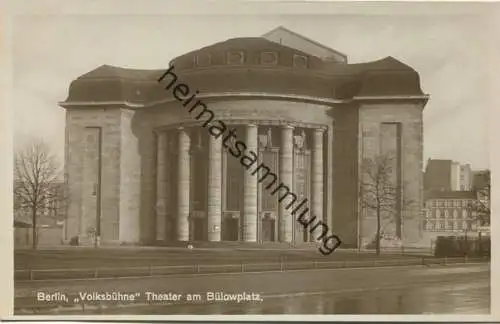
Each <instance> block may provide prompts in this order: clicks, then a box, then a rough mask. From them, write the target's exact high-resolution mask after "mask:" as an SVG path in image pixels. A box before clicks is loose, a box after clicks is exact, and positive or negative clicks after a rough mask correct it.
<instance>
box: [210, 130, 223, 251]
mask: <svg viewBox="0 0 500 324" xmlns="http://www.w3.org/2000/svg"><path fill="white" fill-rule="evenodd" d="M209 137H210V138H209V140H208V197H207V200H208V206H207V217H208V240H209V241H211V242H218V241H220V240H221V226H222V136H219V137H218V138H215V137H214V136H211V135H210V136H209Z"/></svg>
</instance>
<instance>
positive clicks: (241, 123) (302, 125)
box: [154, 119, 331, 133]
mask: <svg viewBox="0 0 500 324" xmlns="http://www.w3.org/2000/svg"><path fill="white" fill-rule="evenodd" d="M222 122H223V123H224V124H225V125H226V126H247V125H255V126H291V127H294V128H310V129H320V130H322V131H326V130H328V128H329V127H331V126H329V125H325V124H315V123H303V122H296V121H287V120H256V119H231V120H228V121H222ZM204 124H205V121H191V122H183V123H178V124H172V125H165V126H159V127H156V128H155V129H154V132H156V133H160V132H162V131H170V130H177V129H179V127H185V128H186V129H187V128H191V127H202V126H203V125H204ZM211 124H214V122H212V123H211ZM216 125H218V124H216ZM209 127H210V126H208V125H207V126H206V128H207V130H208V128H209ZM228 128H230V127H228Z"/></svg>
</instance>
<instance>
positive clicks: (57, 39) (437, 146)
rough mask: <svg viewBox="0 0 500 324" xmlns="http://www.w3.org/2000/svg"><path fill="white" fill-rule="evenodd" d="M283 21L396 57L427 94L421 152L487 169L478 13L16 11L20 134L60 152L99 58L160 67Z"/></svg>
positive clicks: (356, 52) (350, 50) (353, 51)
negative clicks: (81, 87)
mask: <svg viewBox="0 0 500 324" xmlns="http://www.w3.org/2000/svg"><path fill="white" fill-rule="evenodd" d="M279 25H283V26H285V27H287V28H289V29H291V30H293V31H295V32H297V33H299V34H302V35H304V36H307V37H309V38H312V39H314V40H316V41H319V42H321V43H323V44H325V45H327V46H329V47H332V48H335V49H337V50H339V51H341V52H343V53H345V54H347V55H348V59H349V61H350V62H351V63H357V62H364V61H371V60H378V59H381V58H384V57H386V56H393V57H395V58H396V59H398V60H401V61H402V62H404V63H406V64H408V65H410V66H412V67H413V68H415V69H416V70H417V71H418V72H419V73H420V76H421V84H422V89H423V90H424V92H425V93H428V94H430V96H431V99H430V101H429V102H428V104H427V106H426V108H425V111H424V159H425V160H426V159H427V158H443V159H453V160H456V161H459V162H461V163H470V164H471V165H472V168H473V169H480V168H488V167H489V154H488V144H489V143H488V135H487V132H488V127H487V125H488V124H487V123H486V122H487V120H488V118H489V117H488V115H489V111H490V109H491V106H492V101H491V100H490V98H491V96H490V93H489V90H490V88H489V83H488V82H489V81H488V80H489V74H488V73H489V70H488V64H489V63H488V55H487V53H489V43H490V42H489V39H490V38H489V36H490V32H491V30H490V28H489V26H488V25H486V22H485V20H484V19H482V18H481V17H480V16H475V15H449V16H443V15H427V16H419V15H413V16H401V15H378V16H366V15H333V14H328V15H293V16H290V15H266V16H262V15H260V16H259V15H218V16H214V15H197V16H194V15H86V16H84V15H66V16H64V15H56V16H53V15H50V16H49V15H37V16H24V17H18V18H16V19H14V20H13V25H12V28H13V39H12V42H13V43H12V46H13V53H12V54H13V64H14V71H13V73H14V92H13V98H12V102H13V103H14V104H15V107H13V111H14V132H15V133H14V143H15V145H16V146H18V145H24V144H26V143H27V142H29V141H30V140H31V138H33V137H34V136H41V137H43V138H44V139H45V140H46V141H47V142H48V143H50V145H52V147H53V149H54V151H55V152H57V154H58V155H59V156H60V158H61V159H62V157H63V150H64V127H65V126H64V121H65V119H64V110H63V109H62V108H60V107H59V106H58V104H57V103H58V102H59V101H62V100H64V99H65V98H66V96H67V91H68V86H69V83H70V82H71V81H72V80H73V79H75V78H77V77H78V76H80V75H81V74H83V73H86V72H88V71H90V70H92V69H94V68H96V67H98V66H100V65H102V64H110V65H115V66H122V67H129V68H139V69H149V68H151V69H158V68H165V67H167V65H168V62H169V61H170V60H171V59H172V58H174V57H175V56H178V55H181V54H183V53H185V52H187V51H191V50H194V49H197V48H200V47H203V46H206V45H210V44H212V43H215V42H219V41H223V40H226V39H228V38H233V37H248V36H250V37H252V36H260V35H262V34H263V33H265V32H267V31H269V30H271V29H273V28H275V27H277V26H279Z"/></svg>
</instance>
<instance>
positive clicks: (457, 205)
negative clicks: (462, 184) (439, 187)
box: [423, 191, 479, 235]
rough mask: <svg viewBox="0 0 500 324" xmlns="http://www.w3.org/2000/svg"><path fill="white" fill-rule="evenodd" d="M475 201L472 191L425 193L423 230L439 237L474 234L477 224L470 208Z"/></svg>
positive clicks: (473, 212)
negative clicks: (442, 235) (441, 235)
mask: <svg viewBox="0 0 500 324" xmlns="http://www.w3.org/2000/svg"><path fill="white" fill-rule="evenodd" d="M475 200H476V194H475V193H474V192H473V191H434V192H426V194H425V208H424V213H425V219H424V220H423V228H424V230H425V231H426V232H433V233H437V234H439V235H440V234H448V235H452V234H453V233H455V234H463V233H465V232H476V231H477V228H478V226H479V223H478V221H477V220H476V219H475V216H476V214H475V211H474V210H473V208H472V206H473V204H474V202H475Z"/></svg>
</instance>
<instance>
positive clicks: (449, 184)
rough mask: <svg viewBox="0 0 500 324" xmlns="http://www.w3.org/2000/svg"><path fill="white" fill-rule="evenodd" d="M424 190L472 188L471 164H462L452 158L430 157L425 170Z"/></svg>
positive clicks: (461, 189) (462, 189)
mask: <svg viewBox="0 0 500 324" xmlns="http://www.w3.org/2000/svg"><path fill="white" fill-rule="evenodd" d="M424 190H433V191H470V190H472V169H471V166H470V164H460V163H459V162H456V161H452V160H441V159H428V160H427V166H426V168H425V172H424Z"/></svg>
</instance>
